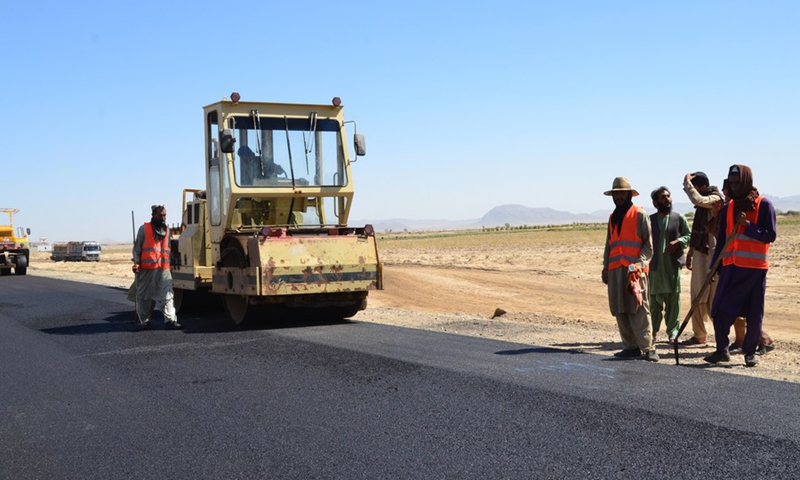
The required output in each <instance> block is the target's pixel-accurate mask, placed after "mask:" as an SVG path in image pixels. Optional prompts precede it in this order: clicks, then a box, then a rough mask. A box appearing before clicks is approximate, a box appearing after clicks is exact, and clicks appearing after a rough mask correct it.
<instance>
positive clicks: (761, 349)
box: [756, 343, 775, 355]
mask: <svg viewBox="0 0 800 480" xmlns="http://www.w3.org/2000/svg"><path fill="white" fill-rule="evenodd" d="M773 350H775V344H774V343H770V344H769V345H759V346H758V350H756V355H766V354H768V353H769V352H771V351H773Z"/></svg>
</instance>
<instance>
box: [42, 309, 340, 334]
mask: <svg viewBox="0 0 800 480" xmlns="http://www.w3.org/2000/svg"><path fill="white" fill-rule="evenodd" d="M178 321H179V322H180V324H181V325H182V326H183V328H182V329H181V330H174V329H166V328H165V326H164V317H163V315H162V314H161V312H159V311H155V312H153V317H152V319H151V324H152V328H151V329H149V330H147V331H159V330H166V331H169V332H179V333H184V334H196V333H200V334H203V333H205V334H209V333H225V332H241V331H253V330H280V329H285V328H303V327H317V326H324V325H347V324H353V323H355V322H353V321H351V320H347V319H344V320H339V319H324V318H323V319H321V318H314V317H305V316H302V315H301V316H297V317H292V316H289V315H280V316H275V317H274V318H270V319H264V320H263V321H249V322H245V323H243V324H242V325H236V324H235V323H233V321H231V320H229V319H227V318H225V316H224V315H222V314H220V313H216V312H215V313H196V314H185V315H180V314H179V315H178ZM41 331H42V332H44V333H47V334H52V335H95V334H103V333H121V332H131V333H136V332H141V331H142V330H141V329H140V328H139V325H138V321H137V320H136V314H135V313H134V311H133V310H125V311H121V312H114V313H113V314H112V315H110V316H108V317H106V318H104V319H103V322H102V323H87V324H80V325H68V326H64V327H53V328H43V329H42V330H41Z"/></svg>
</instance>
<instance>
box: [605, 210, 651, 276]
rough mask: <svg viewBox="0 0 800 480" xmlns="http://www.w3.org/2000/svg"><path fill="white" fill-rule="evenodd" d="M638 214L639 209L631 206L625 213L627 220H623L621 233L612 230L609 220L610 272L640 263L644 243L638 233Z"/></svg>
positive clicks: (609, 220) (609, 219)
mask: <svg viewBox="0 0 800 480" xmlns="http://www.w3.org/2000/svg"><path fill="white" fill-rule="evenodd" d="M638 214H639V207H637V206H636V205H631V208H629V209H628V211H627V212H626V213H625V218H623V219H622V228H620V230H619V232H617V231H615V230H614V228H612V227H613V225H612V224H611V217H609V218H608V230H609V232H610V233H611V236H610V237H609V240H608V245H609V247H610V250H609V254H608V269H609V270H614V269H615V268H620V267H627V266H628V265H630V264H632V263H636V262H638V261H639V255H640V254H641V253H642V246H643V245H644V242H642V238H641V237H639V234H638V233H637V232H636V230H637V227H638V226H639V222H638V221H637V217H638ZM645 271H646V270H645Z"/></svg>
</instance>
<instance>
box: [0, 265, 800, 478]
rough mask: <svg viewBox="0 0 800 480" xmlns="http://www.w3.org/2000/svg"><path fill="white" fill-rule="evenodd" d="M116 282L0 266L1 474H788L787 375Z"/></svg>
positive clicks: (793, 429) (798, 457)
mask: <svg viewBox="0 0 800 480" xmlns="http://www.w3.org/2000/svg"><path fill="white" fill-rule="evenodd" d="M125 293H126V292H124V291H121V290H119V289H114V288H108V287H102V286H97V285H89V284H82V283H75V282H67V281H60V280H53V279H47V278H39V277H35V276H23V277H17V276H5V277H0V409H2V410H0V478H1V479H14V480H18V479H56V478H58V479H128V478H134V479H151V478H152V479H197V478H212V479H255V478H269V479H273V478H274V479H284V478H286V479H304V480H306V479H395V478H400V479H403V480H408V479H417V478H419V479H450V478H452V479H501V478H516V479H528V478H592V479H597V478H647V479H658V478H726V479H732V478H787V479H796V478H800V465H798V463H800V401H799V400H800V387H799V386H798V385H796V384H789V383H781V382H774V381H768V380H761V379H758V378H750V377H744V376H739V375H732V374H727V373H724V368H698V367H682V366H681V367H678V366H675V365H674V362H673V361H672V359H671V358H669V359H664V360H663V361H662V362H661V363H658V364H652V363H647V362H644V361H639V360H634V361H630V360H629V361H618V360H617V361H615V360H612V359H609V358H604V357H600V356H596V355H587V354H578V353H571V352H568V351H559V350H554V349H547V348H540V347H536V346H530V345H520V344H513V343H506V342H500V341H494V340H486V339H479V338H471V337H462V336H457V335H449V334H438V333H434V332H427V331H418V330H411V329H403V328H395V327H389V326H383V325H376V324H369V323H359V322H345V323H338V324H332V325H309V324H298V323H297V322H295V324H294V325H290V326H286V324H284V325H282V326H281V327H280V328H278V327H275V326H259V327H251V328H247V329H240V328H235V327H234V326H232V324H230V323H229V322H227V321H226V320H225V319H224V318H222V315H221V314H220V313H219V312H206V313H203V314H196V315H182V316H181V323H183V324H184V325H185V327H186V328H185V329H184V330H182V331H166V330H163V329H161V328H160V326H159V325H156V329H154V330H150V331H144V332H137V331H135V329H134V325H133V324H132V323H130V322H131V319H132V304H130V303H129V302H127V301H126V300H125ZM765 361H768V359H765Z"/></svg>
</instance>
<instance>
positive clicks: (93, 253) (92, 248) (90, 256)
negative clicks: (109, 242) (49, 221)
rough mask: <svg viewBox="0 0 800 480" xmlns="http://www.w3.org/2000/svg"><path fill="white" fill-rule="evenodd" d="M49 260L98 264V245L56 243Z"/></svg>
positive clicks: (91, 242)
mask: <svg viewBox="0 0 800 480" xmlns="http://www.w3.org/2000/svg"><path fill="white" fill-rule="evenodd" d="M50 259H51V260H53V261H55V262H67V261H69V262H99V261H100V244H99V243H97V242H93V241H82V242H67V243H56V244H55V245H53V253H52V254H51V255H50Z"/></svg>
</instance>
